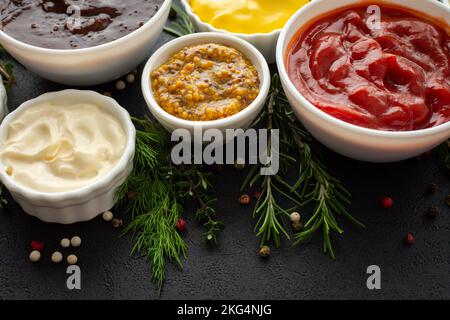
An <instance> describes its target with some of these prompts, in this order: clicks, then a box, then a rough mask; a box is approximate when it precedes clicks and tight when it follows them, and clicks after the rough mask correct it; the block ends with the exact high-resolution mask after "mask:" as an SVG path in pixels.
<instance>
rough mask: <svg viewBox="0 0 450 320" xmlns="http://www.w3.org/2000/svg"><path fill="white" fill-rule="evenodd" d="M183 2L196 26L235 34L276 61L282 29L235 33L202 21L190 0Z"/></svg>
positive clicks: (200, 29) (267, 57)
mask: <svg viewBox="0 0 450 320" xmlns="http://www.w3.org/2000/svg"><path fill="white" fill-rule="evenodd" d="M274 1H275V0H274ZM280 1H283V0H280ZM181 4H182V5H183V7H184V9H185V11H186V13H187V14H188V16H189V17H190V18H191V20H192V22H193V23H194V25H195V27H196V28H197V29H198V30H199V31H201V32H221V33H225V34H229V35H234V36H236V37H238V38H240V39H242V40H245V41H247V42H249V43H251V44H252V45H254V46H255V47H256V48H257V49H258V50H259V51H260V52H261V53H262V54H263V55H264V57H265V58H266V59H267V62H268V63H273V62H275V50H276V47H277V40H278V36H279V35H280V32H281V29H277V30H274V31H272V32H270V33H254V34H244V33H233V32H230V31H227V30H224V29H218V28H215V27H214V26H212V25H211V24H209V23H207V22H204V21H202V20H201V19H200V17H199V16H198V15H197V14H196V13H194V11H193V10H192V7H191V5H190V4H189V0H181Z"/></svg>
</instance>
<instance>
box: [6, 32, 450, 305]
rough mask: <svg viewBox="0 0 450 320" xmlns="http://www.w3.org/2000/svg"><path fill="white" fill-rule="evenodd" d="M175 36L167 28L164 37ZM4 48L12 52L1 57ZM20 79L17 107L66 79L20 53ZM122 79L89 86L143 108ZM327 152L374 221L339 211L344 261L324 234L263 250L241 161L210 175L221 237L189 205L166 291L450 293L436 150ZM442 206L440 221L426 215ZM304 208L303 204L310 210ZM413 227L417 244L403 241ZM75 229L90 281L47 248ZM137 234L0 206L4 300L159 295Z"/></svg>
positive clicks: (13, 96) (199, 295)
mask: <svg viewBox="0 0 450 320" xmlns="http://www.w3.org/2000/svg"><path fill="white" fill-rule="evenodd" d="M167 40H168V36H167V35H164V36H163V37H162V38H161V40H160V42H159V44H158V45H157V46H156V47H158V46H159V45H160V44H162V43H164V42H165V41H167ZM2 58H4V57H2ZM14 66H15V75H16V78H17V85H16V86H15V87H14V88H13V89H12V91H10V92H9V107H10V109H14V108H16V107H17V106H19V105H20V104H21V103H22V102H24V101H26V100H28V99H31V98H34V97H36V96H37V95H40V94H42V93H44V92H47V91H56V90H60V89H63V88H64V87H63V86H60V85H57V84H54V83H51V82H48V81H46V80H43V79H41V78H39V77H38V76H36V75H34V74H32V73H31V72H29V71H27V70H25V69H24V68H23V67H22V66H20V65H19V64H18V63H14ZM113 87H114V84H113V83H111V84H107V85H104V86H100V87H95V88H92V89H94V90H97V91H99V92H103V91H106V90H108V91H112V92H114V97H115V98H116V99H117V100H118V101H119V103H121V104H122V106H124V107H125V108H127V109H128V110H129V111H130V112H131V113H132V114H135V115H142V114H143V113H144V112H145V110H146V105H145V103H144V100H143V98H142V96H141V92H140V86H139V83H138V82H137V83H136V84H134V85H133V86H131V87H130V88H128V89H127V90H126V91H125V92H120V93H118V92H116V91H115V90H114V89H113ZM323 155H324V161H325V163H326V164H327V165H329V166H330V167H331V169H332V171H333V172H334V173H335V175H337V176H338V177H339V178H341V179H342V180H343V181H344V183H345V185H346V186H347V187H348V188H349V190H350V191H351V192H352V194H353V204H352V206H351V208H350V211H351V212H352V213H354V215H355V216H357V217H358V218H359V219H361V220H362V221H363V222H364V223H365V224H366V229H365V230H360V229H357V228H355V227H354V226H353V225H351V224H350V223H347V222H345V221H343V220H342V219H340V218H339V221H340V222H341V225H342V226H343V227H344V229H345V233H344V234H343V235H342V236H333V243H334V249H335V253H336V255H337V260H336V261H332V260H330V259H329V258H328V256H326V255H324V254H323V253H322V251H321V237H320V235H319V234H318V235H317V236H316V237H315V238H314V239H313V240H312V241H311V242H310V243H308V244H305V245H302V246H300V247H291V246H290V244H288V243H284V244H283V245H282V247H281V248H280V249H278V250H274V252H273V254H272V256H271V257H270V258H269V259H268V260H264V261H263V260H261V259H260V258H259V257H258V256H257V255H256V249H257V247H258V244H259V240H258V239H257V238H256V237H255V236H254V233H253V227H254V223H255V221H254V220H253V219H252V218H251V209H250V208H246V207H242V206H240V205H239V204H238V202H237V198H238V197H239V192H238V189H239V186H240V184H241V182H242V179H243V178H244V177H245V175H246V173H245V172H237V171H235V170H234V169H233V168H227V169H226V171H225V172H222V173H219V174H217V175H216V176H215V177H214V178H213V183H214V186H215V193H216V195H217V196H218V197H219V202H218V204H217V212H218V215H219V217H220V219H221V220H222V221H223V222H224V223H225V225H226V227H225V229H224V230H223V232H222V233H221V234H220V236H219V244H218V245H217V246H216V247H210V246H208V245H206V244H205V243H204V241H203V237H202V233H203V231H204V230H203V228H202V226H201V225H200V224H198V223H196V222H193V221H192V219H191V218H190V216H191V213H192V212H189V211H187V212H186V214H185V216H186V218H187V220H188V231H187V232H186V234H185V239H186V242H187V244H188V246H189V250H188V257H187V259H186V260H185V261H184V264H183V269H182V270H181V269H179V268H178V267H176V266H175V265H173V264H168V268H167V281H166V284H165V286H164V288H163V291H162V294H161V298H162V299H348V298H362V299H449V298H450V277H449V271H450V243H449V240H450V215H449V213H450V212H449V208H448V207H447V206H446V204H445V197H446V195H447V194H448V193H449V191H450V180H449V178H448V177H447V176H445V174H444V173H443V171H442V167H441V162H440V160H439V159H438V157H437V156H433V157H431V158H427V159H424V160H422V161H418V160H416V159H413V160H409V161H405V162H400V163H393V164H368V163H362V162H357V161H353V160H349V159H347V158H344V157H341V156H339V155H336V154H334V153H333V152H331V151H328V150H324V151H323ZM429 182H435V183H437V184H438V185H439V191H438V193H436V194H435V195H427V194H426V193H425V189H426V186H427V184H428V183H429ZM384 195H391V196H392V197H393V198H394V200H395V206H394V208H392V209H391V210H382V209H380V208H379V204H378V203H379V202H378V200H379V198H380V197H382V196H384ZM431 205H436V206H439V208H440V209H441V214H440V216H439V217H438V218H436V219H435V220H430V219H427V218H425V217H424V213H425V211H426V209H427V208H428V207H429V206H431ZM306 214H307V213H306V212H305V215H306ZM406 232H412V233H413V234H414V235H415V236H416V239H417V243H416V244H415V245H414V246H411V247H405V246H404V245H403V242H402V240H403V237H404V236H405V234H406ZM73 235H79V236H80V237H81V238H82V239H83V245H82V247H81V248H79V249H77V250H75V251H71V250H63V253H67V254H68V253H70V252H75V253H76V254H77V255H78V257H79V265H80V267H81V270H82V289H81V290H80V291H69V290H68V289H67V288H66V277H67V275H66V273H65V268H66V265H65V263H62V264H60V265H57V266H55V265H53V264H52V263H51V262H50V255H51V253H52V252H53V251H54V250H56V249H58V250H59V241H60V239H61V238H63V237H71V236H73ZM33 239H34V240H43V241H44V242H45V244H46V249H45V251H44V257H43V259H42V261H41V262H40V263H38V264H31V263H30V262H29V261H28V254H29V245H30V241H31V240H33ZM132 243H133V242H132V239H131V238H130V237H123V238H120V237H119V232H118V231H117V230H114V229H113V228H112V227H111V226H110V225H109V224H107V223H105V222H103V221H102V219H101V218H97V219H95V220H93V221H91V222H87V223H82V224H76V225H72V226H60V225H51V224H45V223H42V222H40V221H38V220H36V219H35V218H32V217H30V216H28V215H26V214H24V213H23V212H22V211H21V210H20V208H19V207H18V206H17V205H16V204H14V203H10V205H8V207H7V208H6V209H5V210H2V211H0V300H1V299H155V298H157V293H156V290H155V286H154V284H153V283H152V280H151V269H150V266H149V264H148V263H147V261H146V259H145V258H141V257H138V256H130V250H131V247H132ZM372 264H376V265H379V266H380V267H381V271H382V289H381V290H378V291H369V290H368V289H367V288H366V279H367V275H366V268H367V267H368V266H369V265H372Z"/></svg>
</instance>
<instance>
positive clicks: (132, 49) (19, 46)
mask: <svg viewBox="0 0 450 320" xmlns="http://www.w3.org/2000/svg"><path fill="white" fill-rule="evenodd" d="M171 5H172V0H165V1H164V3H163V4H162V6H161V8H159V10H158V12H157V13H156V14H155V15H154V16H153V17H152V18H151V19H150V20H149V21H147V22H146V23H145V24H144V25H143V26H142V27H140V28H139V29H137V30H135V31H134V32H132V33H130V34H128V35H126V36H124V37H122V38H119V39H117V40H115V41H112V42H109V43H106V44H102V45H99V46H95V47H90V48H83V49H74V50H56V49H47V48H41V47H36V46H33V45H29V44H27V43H24V42H21V41H19V40H17V39H14V38H13V37H10V36H9V35H8V34H6V33H5V32H3V31H1V30H0V43H1V44H2V45H3V47H4V48H5V49H6V50H7V51H8V53H9V54H11V55H12V56H13V57H14V58H15V59H16V60H17V61H19V62H20V63H21V64H23V65H24V66H25V67H26V68H28V69H29V70H31V71H33V72H35V73H37V74H38V75H40V76H41V77H43V78H46V79H48V80H52V81H54V82H58V83H62V84H66V85H76V86H89V85H96V84H101V83H105V82H108V81H111V80H114V79H117V78H119V77H121V76H123V75H124V74H126V73H127V72H129V71H130V70H131V69H133V68H134V67H136V66H137V65H139V64H140V63H141V62H142V61H143V60H144V59H145V58H146V57H148V56H149V55H150V52H151V49H152V46H153V44H154V43H155V42H156V41H157V40H158V38H159V36H160V35H161V32H162V30H163V27H164V24H165V23H166V21H167V17H168V16H169V12H170V7H171Z"/></svg>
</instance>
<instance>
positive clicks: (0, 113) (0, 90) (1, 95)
mask: <svg viewBox="0 0 450 320" xmlns="http://www.w3.org/2000/svg"><path fill="white" fill-rule="evenodd" d="M7 103H8V98H7V96H6V89H5V86H4V85H3V80H2V76H1V75H0V122H2V120H3V118H4V117H5V116H6V115H7V114H8V104H7Z"/></svg>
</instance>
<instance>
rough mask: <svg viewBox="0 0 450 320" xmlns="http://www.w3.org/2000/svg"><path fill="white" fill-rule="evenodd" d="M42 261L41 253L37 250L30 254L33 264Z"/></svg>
mask: <svg viewBox="0 0 450 320" xmlns="http://www.w3.org/2000/svg"><path fill="white" fill-rule="evenodd" d="M39 260H41V253H40V252H39V251H37V250H33V251H31V253H30V261H31V262H38V261H39Z"/></svg>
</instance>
